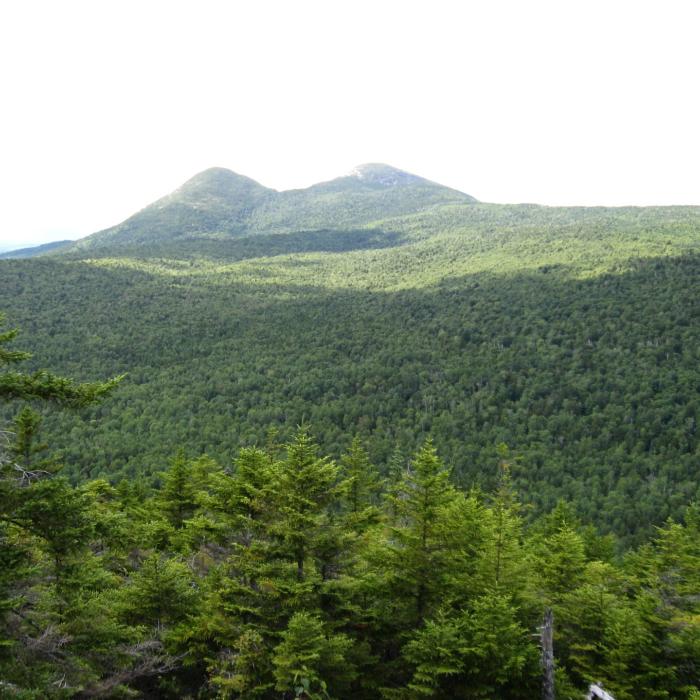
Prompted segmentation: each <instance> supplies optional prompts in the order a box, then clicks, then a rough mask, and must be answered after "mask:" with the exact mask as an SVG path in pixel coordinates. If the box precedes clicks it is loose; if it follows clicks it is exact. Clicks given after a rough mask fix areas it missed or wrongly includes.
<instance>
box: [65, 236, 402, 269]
mask: <svg viewBox="0 0 700 700" xmlns="http://www.w3.org/2000/svg"><path fill="white" fill-rule="evenodd" d="M403 243H404V236H403V234H400V233H396V232H393V231H384V230H381V229H357V230H347V231H346V230H336V229H321V230H316V231H300V232H293V233H265V234H262V233H261V234H249V235H246V236H241V237H238V238H234V237H231V238H223V237H222V238H213V237H206V236H202V237H195V238H184V237H183V238H180V239H175V240H171V241H168V242H166V243H164V244H152V243H149V244H148V245H142V246H139V245H132V246H123V245H121V246H119V247H116V248H109V247H104V248H98V249H96V250H94V251H92V250H87V251H80V252H79V253H75V254H66V255H65V258H66V259H73V260H79V259H81V258H86V257H90V258H111V257H122V258H125V257H134V258H138V259H141V260H159V259H173V258H174V259H184V260H195V259H197V260H211V261H214V262H217V263H226V262H236V261H239V260H250V259H254V258H270V257H277V256H280V255H292V254H295V253H347V252H350V251H354V250H377V249H381V248H394V247H396V246H399V245H402V244H403Z"/></svg>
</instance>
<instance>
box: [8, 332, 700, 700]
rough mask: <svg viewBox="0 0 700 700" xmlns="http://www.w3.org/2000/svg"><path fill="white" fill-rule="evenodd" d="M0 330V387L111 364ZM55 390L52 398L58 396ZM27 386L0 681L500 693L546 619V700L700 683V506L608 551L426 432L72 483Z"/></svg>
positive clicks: (302, 440) (55, 686)
mask: <svg viewBox="0 0 700 700" xmlns="http://www.w3.org/2000/svg"><path fill="white" fill-rule="evenodd" d="M15 335H16V334H15V332H14V331H4V332H3V333H2V334H1V335H0V399H1V400H3V401H5V402H6V403H7V402H9V403H10V404H11V405H12V406H14V407H15V408H19V405H20V404H19V403H18V402H26V401H28V400H34V401H42V402H45V403H46V402H48V403H52V404H58V405H59V408H60V407H61V406H63V407H65V408H64V410H66V409H67V408H71V407H72V408H74V409H75V410H79V409H80V408H81V407H84V406H86V405H88V404H94V403H95V402H96V401H98V400H99V399H100V398H103V397H107V398H103V400H105V401H107V400H109V398H108V397H109V395H110V394H112V395H114V396H116V395H117V394H118V393H119V392H120V391H122V390H123V389H124V387H125V386H126V383H127V381H128V380H127V379H121V381H120V379H119V378H116V379H115V380H112V381H109V382H104V383H91V384H76V383H75V382H73V381H71V380H67V379H64V378H62V377H61V376H57V375H55V374H53V373H50V372H47V371H43V372H38V373H32V372H27V371H23V369H22V367H23V365H26V363H27V360H28V359H29V358H28V357H27V354H26V353H23V352H21V351H18V350H17V349H16V348H15V345H14V343H13V341H14V340H15ZM59 408H56V407H52V409H51V410H52V412H54V411H57V410H59ZM41 438H42V434H41V420H40V416H39V414H38V413H37V412H36V411H34V410H33V409H31V408H29V407H28V406H27V405H26V403H25V405H24V407H23V408H21V410H19V412H18V415H17V417H16V419H15V421H14V424H13V425H12V426H8V430H6V431H5V432H4V433H3V442H2V445H1V448H0V558H1V561H0V564H1V565H0V696H2V697H8V698H70V697H77V698H107V697H110V698H117V697H122V698H125V697H145V698H214V697H219V698H261V699H264V698H295V697H296V698H307V699H319V700H320V699H322V698H326V699H329V698H351V697H352V698H367V699H370V698H372V699H374V698H380V697H383V698H393V699H396V698H405V699H409V698H410V699H415V698H431V697H432V698H444V699H446V700H447V699H448V698H501V699H503V700H508V699H509V698H523V699H524V700H525V699H530V698H532V697H533V696H536V695H538V694H539V692H540V691H539V688H540V685H541V671H540V667H539V648H538V626H539V624H540V622H541V620H542V614H543V611H544V610H545V608H551V609H552V610H553V612H554V620H555V655H556V667H557V670H556V688H557V697H558V698H562V699H565V698H572V699H573V698H576V699H580V698H581V697H582V696H583V692H584V690H585V688H586V687H587V684H588V683H590V682H592V681H596V682H602V683H604V684H605V687H606V688H607V689H608V690H610V691H611V692H613V693H614V695H615V697H616V698H617V700H632V699H633V698H640V697H644V698H650V699H652V698H664V699H672V698H684V699H685V698H697V697H698V696H700V667H699V666H698V658H700V655H699V652H700V623H699V621H700V602H699V601H698V597H697V590H698V587H699V586H700V512H699V511H698V509H697V507H695V506H692V507H690V508H688V509H687V510H686V511H685V513H684V517H683V518H682V520H681V521H678V522H674V521H672V520H668V521H667V522H665V523H664V524H663V525H662V526H661V527H660V528H658V529H657V530H656V531H655V534H654V536H653V537H652V538H651V539H650V540H649V542H648V543H646V544H644V545H642V546H640V547H638V548H636V549H633V550H630V551H628V552H627V553H626V554H625V555H624V556H623V557H620V556H616V555H615V552H614V547H613V542H612V539H611V538H610V537H605V536H601V535H600V534H599V533H597V532H596V530H595V528H593V527H591V526H586V525H584V524H582V522H581V521H580V519H579V518H578V517H577V516H576V514H575V513H574V510H573V509H572V508H571V506H570V505H569V504H567V503H566V502H564V501H560V502H559V503H557V504H556V506H555V507H554V508H553V509H552V510H551V511H550V512H548V513H541V514H540V515H539V516H538V517H537V518H535V519H534V520H533V519H526V518H525V517H524V513H525V511H526V510H527V508H528V506H529V503H528V502H527V501H523V500H522V499H521V497H520V494H519V492H518V489H517V487H516V486H515V484H514V482H513V480H512V478H511V473H512V472H513V471H514V469H515V467H516V459H517V456H516V455H513V454H512V452H511V451H509V449H508V448H507V447H506V446H505V445H497V446H496V450H495V455H494V461H493V464H492V465H491V467H492V468H493V471H494V472H495V473H496V474H497V478H496V480H495V484H494V487H493V488H492V489H490V490H488V491H486V490H483V489H479V488H470V489H464V488H459V487H458V486H457V485H456V484H455V481H454V479H453V478H452V475H451V473H450V469H449V468H448V467H447V466H446V465H445V463H444V461H443V460H442V459H441V458H440V456H439V453H440V445H439V443H438V444H433V443H432V442H431V441H430V440H424V441H423V442H422V444H421V446H420V447H419V448H418V449H417V450H416V451H415V452H414V454H412V455H410V456H406V455H404V454H402V453H401V452H400V451H396V452H394V454H393V455H392V456H391V458H390V460H389V464H388V468H387V470H386V473H385V474H384V475H382V474H381V473H380V471H379V469H378V468H377V465H376V464H374V463H373V462H372V460H371V458H370V456H369V454H368V452H367V451H366V449H365V447H364V445H363V443H362V440H361V439H360V438H357V437H355V438H353V439H352V440H351V442H350V444H349V446H348V447H347V449H346V450H344V451H343V453H342V455H341V457H340V459H339V460H337V461H335V460H333V459H331V458H328V457H326V456H323V454H322V451H321V449H320V448H319V446H318V445H317V444H316V442H315V440H314V438H313V437H312V436H311V431H310V430H309V428H308V427H301V428H298V429H297V430H296V431H295V432H294V434H293V435H292V436H291V437H290V438H289V439H288V440H286V441H284V442H283V443H282V442H280V440H279V437H278V435H277V433H276V431H275V430H274V428H272V429H270V430H268V433H267V435H266V438H265V440H264V441H263V442H261V443H260V445H259V446H257V447H244V448H242V449H240V451H239V452H238V454H237V457H236V459H235V461H234V462H233V463H230V462H218V461H216V460H214V459H211V458H210V457H207V456H206V455H200V456H196V457H190V458H188V457H187V456H186V455H185V454H184V452H182V451H181V452H179V453H178V454H176V455H175V456H174V457H173V459H172V460H171V461H170V464H169V465H168V467H167V468H166V469H164V470H163V471H162V472H161V473H159V474H158V475H157V481H156V484H155V485H152V484H151V482H149V481H147V480H145V479H133V478H126V479H116V480H114V482H113V483H110V482H109V481H107V480H106V479H93V480H85V481H83V482H82V483H81V484H80V485H78V486H73V485H71V484H70V483H69V481H68V480H67V479H65V478H64V477H63V476H62V475H61V468H60V464H57V462H56V459H55V457H54V456H53V455H52V454H51V449H50V447H47V446H46V445H45V444H43V443H42V439H41Z"/></svg>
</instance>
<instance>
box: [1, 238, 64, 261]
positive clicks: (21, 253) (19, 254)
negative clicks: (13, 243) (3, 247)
mask: <svg viewBox="0 0 700 700" xmlns="http://www.w3.org/2000/svg"><path fill="white" fill-rule="evenodd" d="M72 243H73V241H70V240H65V241H52V242H51V243H42V244H41V245H36V246H31V247H29V248H17V249H15V250H8V251H6V252H5V253H0V260H3V259H5V260H9V259H10V258H33V257H35V256H37V255H44V254H45V253H54V252H56V251H58V250H61V249H63V248H68V246H70V245H71V244H72Z"/></svg>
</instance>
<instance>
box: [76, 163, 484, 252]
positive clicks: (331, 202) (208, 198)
mask: <svg viewBox="0 0 700 700" xmlns="http://www.w3.org/2000/svg"><path fill="white" fill-rule="evenodd" d="M475 201H476V200H475V199H474V198H473V197H471V196H469V195H467V194H464V193H463V192H458V191H457V190H453V189H451V188H449V187H444V186H442V185H439V184H437V183H434V182H430V181H429V180H426V179H424V178H421V177H418V176H417V175H412V174H411V173H407V172H404V171H402V170H399V169H397V168H393V167H391V166H389V165H383V164H376V163H375V164H367V165H362V166H359V167H358V168H356V169H355V170H353V172H352V173H351V174H349V175H346V176H344V177H339V178H336V179H334V180H331V181H329V182H322V183H319V184H316V185H312V186H311V187H308V188H306V189H299V190H287V191H283V192H277V191H276V190H272V189H269V188H267V187H264V186H263V185H261V184H259V183H257V182H255V181H254V180H252V179H250V178H248V177H245V176H244V175H239V174H237V173H234V172H233V171H231V170H227V169H225V168H210V169H208V170H205V171H203V172H201V173H199V174H197V175H195V176H194V177H192V178H191V179H190V180H188V181H187V182H186V183H184V184H183V185H182V186H181V187H180V188H179V189H177V190H175V191H174V192H172V193H171V194H169V195H167V196H165V197H163V198H161V199H159V200H157V201H156V202H154V203H153V204H150V205H149V206H147V207H145V208H144V209H142V210H141V211H139V212H137V213H136V214H134V215H133V216H131V217H129V218H128V219H127V220H126V221H123V222H122V223H120V224H118V225H116V226H113V227H111V228H109V229H106V230H103V231H99V232H97V233H95V234H93V235H91V236H87V237H86V238H83V239H81V240H80V241H78V242H76V243H75V244H74V246H72V247H71V248H70V250H71V251H73V252H75V251H80V250H85V249H88V248H89V249H93V248H100V247H107V246H109V247H114V246H122V245H134V244H136V245H141V244H146V243H148V244H159V243H164V242H168V241H176V240H183V239H195V238H203V239H206V238H209V239H227V238H235V237H240V236H243V235H246V234H250V233H285V232H290V231H303V230H312V229H319V228H324V229H327V228H348V227H359V226H363V225H366V224H368V223H370V222H372V221H375V220H377V219H383V218H386V217H388V216H401V215H407V214H414V213H416V212H419V211H424V210H426V209H429V208H430V207H434V206H436V205H445V204H468V203H473V202H475Z"/></svg>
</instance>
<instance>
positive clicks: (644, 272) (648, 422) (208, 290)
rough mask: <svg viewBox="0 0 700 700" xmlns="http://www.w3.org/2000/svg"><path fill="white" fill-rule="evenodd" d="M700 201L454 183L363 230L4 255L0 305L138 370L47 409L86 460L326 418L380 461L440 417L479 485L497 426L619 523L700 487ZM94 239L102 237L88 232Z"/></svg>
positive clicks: (661, 513)
mask: <svg viewBox="0 0 700 700" xmlns="http://www.w3.org/2000/svg"><path fill="white" fill-rule="evenodd" d="M699 244H700V211H698V209H696V208H679V207H672V208H649V209H634V208H632V209H556V208H544V207H535V206H501V205H483V204H461V205H457V204H451V205H442V206H439V207H434V208H432V209H428V210H424V211H420V212H417V213H414V214H409V215H405V216H400V217H387V218H384V219H381V220H377V221H373V222H370V223H369V224H368V225H367V226H366V227H364V228H356V229H353V230H341V229H333V228H329V229H324V230H314V231H306V232H304V231H298V232H294V233H289V234H264V235H262V234H258V235H257V236H248V237H244V238H241V239H237V240H208V241H198V240H195V239H181V240H178V241H176V242H174V243H171V244H168V243H165V242H161V243H159V244H155V243H154V244H149V245H144V246H137V247H132V248H129V247H128V246H126V247H117V246H114V247H113V248H104V249H102V250H101V251H98V250H95V251H91V257H90V258H87V257H86V258H85V259H78V258H75V257H74V258H64V257H61V258H58V257H57V258H55V259H46V258H44V259H37V260H25V261H6V262H4V263H2V265H0V304H1V305H2V307H4V308H5V309H6V310H7V311H8V312H9V315H10V320H11V322H12V323H13V324H17V325H20V326H22V327H23V328H24V329H25V331H26V337H27V341H30V343H31V349H33V350H34V351H35V352H36V355H37V357H36V358H35V361H36V362H37V363H39V364H41V365H48V366H51V367H55V368H57V369H58V370H60V371H61V372H65V373H69V374H71V375H72V376H76V377H77V378H79V379H80V378H82V379H86V380H87V379H91V378H93V377H95V376H104V375H113V374H120V373H122V372H128V376H127V378H126V379H125V380H124V382H123V383H122V386H121V387H120V389H119V391H118V392H117V393H116V394H115V395H114V397H112V398H110V399H109V400H108V401H106V402H105V403H104V404H103V405H102V406H101V407H100V408H99V409H97V413H96V414H95V415H94V416H93V417H88V420H82V419H77V418H71V417H65V416H62V417H60V418H58V417H56V416H53V417H51V418H49V419H48V420H47V427H48V429H49V431H50V435H51V437H52V443H53V444H54V445H55V446H57V447H60V448H61V449H62V451H63V453H64V455H65V456H66V460H67V462H68V464H69V465H70V466H69V471H70V473H71V474H72V475H73V476H74V477H81V478H83V477H85V476H87V475H91V476H96V475H106V476H110V477H113V476H115V475H117V474H122V475H123V474H137V473H154V472H156V471H159V470H160V469H161V468H162V465H163V464H164V463H165V461H166V460H167V458H168V457H169V456H170V455H171V454H172V452H173V451H174V449H175V448H176V446H177V445H178V444H183V445H188V449H192V450H194V451H195V452H203V451H207V452H209V453H210V454H212V455H214V456H215V457H217V458H220V459H222V460H224V461H226V460H228V459H229V458H230V457H231V456H233V453H234V452H235V450H236V449H237V447H238V445H240V444H253V443H255V442H258V443H261V442H262V441H264V439H265V434H266V432H267V430H268V429H269V427H270V426H277V427H278V428H279V429H280V430H281V431H282V432H283V433H288V432H289V431H290V430H292V429H293V427H294V426H295V425H296V424H298V423H300V422H302V421H310V422H311V423H312V424H313V426H314V429H315V431H316V433H317V434H318V435H319V437H320V438H321V440H322V441H323V444H324V445H325V446H326V449H327V450H329V451H330V452H331V454H336V455H337V454H339V453H340V452H341V451H342V450H343V449H344V448H345V447H346V446H347V442H348V440H349V438H350V436H351V435H353V434H359V435H360V436H362V437H363V439H365V440H366V442H367V444H368V447H369V449H370V453H371V455H372V458H373V459H374V460H375V461H376V462H377V463H378V464H380V465H381V464H386V463H387V462H388V460H389V458H390V456H391V454H392V453H393V452H394V450H395V448H396V447H397V445H398V447H399V448H400V449H402V450H403V451H405V452H408V451H412V450H413V449H415V447H416V446H417V445H418V444H420V442H421V441H422V440H423V438H424V437H425V436H426V435H427V434H432V435H434V437H435V439H436V440H438V441H439V442H440V445H441V451H442V453H443V454H444V455H445V457H446V459H447V460H448V462H449V463H450V464H451V465H453V467H454V469H455V475H456V477H457V478H458V480H459V481H460V483H462V484H464V485H471V484H474V483H477V484H482V485H483V486H484V487H486V488H488V487H489V486H490V485H492V483H493V479H494V478H495V474H494V470H493V465H494V459H495V454H496V446H497V445H498V444H499V443H501V442H505V443H507V444H508V445H509V446H510V447H511V449H512V450H513V451H514V452H515V453H516V454H518V455H520V460H519V461H518V463H517V465H516V466H515V467H514V470H513V473H514V478H515V480H516V483H517V484H518V487H519V488H520V489H521V490H522V492H523V493H524V495H525V496H526V498H527V499H528V500H529V501H530V502H532V503H533V504H534V505H535V506H537V508H548V507H550V506H551V505H552V504H553V503H554V502H555V501H556V499H557V498H558V497H561V496H565V497H568V498H571V499H573V500H574V502H575V503H576V507H577V509H578V510H579V512H580V514H582V515H583V516H584V517H585V518H586V519H587V520H590V521H596V522H597V523H599V524H600V525H601V526H602V527H603V528H604V529H613V530H615V531H616V532H618V533H619V534H621V535H623V536H629V535H632V534H633V533H639V531H640V529H641V530H643V529H648V528H649V526H650V525H651V524H653V523H658V522H661V521H662V520H663V519H664V518H665V517H666V516H667V515H669V514H674V515H678V514H680V512H681V509H682V507H683V505H684V504H686V503H688V502H690V501H691V500H693V499H694V498H696V497H697V496H698V487H697V481H696V474H697V469H698V466H699V464H698V435H697V420H698V407H699V406H700V398H699V397H700V379H699V374H698V370H697V367H698V359H700V358H699V357H698V348H699V347H700V342H699V341H700V338H698V328H699V322H698V304H697V299H698V298H700V275H699V274H698V273H699V272H700V263H699V258H698V255H697V251H698V247H699ZM86 255H87V253H86Z"/></svg>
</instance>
